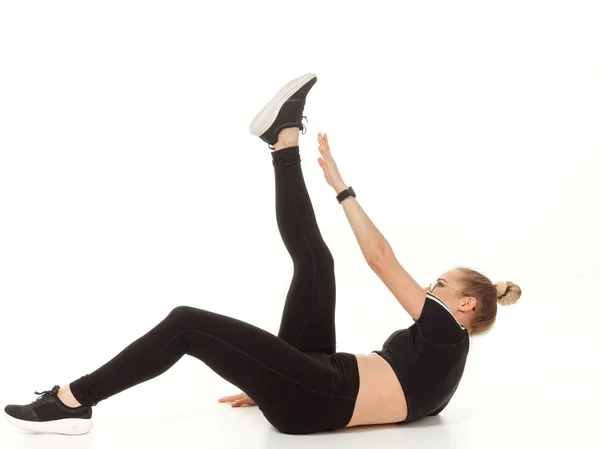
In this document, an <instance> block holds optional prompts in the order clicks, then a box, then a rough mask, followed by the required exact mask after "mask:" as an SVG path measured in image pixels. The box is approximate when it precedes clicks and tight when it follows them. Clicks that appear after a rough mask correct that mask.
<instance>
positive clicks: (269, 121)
mask: <svg viewBox="0 0 600 449" xmlns="http://www.w3.org/2000/svg"><path fill="white" fill-rule="evenodd" d="M316 82H317V75H315V74H314V73H308V74H306V75H302V76H300V77H298V78H296V79H294V80H292V81H290V82H289V83H287V84H286V85H285V86H283V87H282V88H281V89H280V90H279V92H277V94H276V95H275V96H274V97H273V99H272V100H271V101H269V102H268V103H267V104H266V105H265V107H264V108H262V109H261V110H260V112H259V113H258V114H256V117H254V119H253V120H252V123H250V132H251V133H252V134H253V135H255V136H258V137H260V138H261V139H262V140H264V141H265V142H267V143H268V144H269V148H271V149H274V147H273V145H275V142H277V139H278V137H279V132H280V131H281V130H282V129H284V128H300V130H302V133H303V134H304V130H305V128H304V124H303V123H302V118H303V117H304V116H303V115H302V112H303V111H304V105H305V103H306V96H307V95H308V92H309V91H310V89H311V88H312V87H313V86H314V84H315V83H316ZM304 118H306V117H304ZM307 121H308V119H307Z"/></svg>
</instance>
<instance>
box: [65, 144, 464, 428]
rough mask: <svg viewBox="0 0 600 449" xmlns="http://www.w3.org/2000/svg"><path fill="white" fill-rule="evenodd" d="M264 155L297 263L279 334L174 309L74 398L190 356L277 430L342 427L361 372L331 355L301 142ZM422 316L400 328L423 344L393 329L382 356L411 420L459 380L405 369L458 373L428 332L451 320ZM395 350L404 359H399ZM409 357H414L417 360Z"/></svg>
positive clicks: (328, 265)
mask: <svg viewBox="0 0 600 449" xmlns="http://www.w3.org/2000/svg"><path fill="white" fill-rule="evenodd" d="M271 155H272V163H273V167H274V171H275V192H276V194H275V203H276V218H277V224H278V227H279V231H280V234H281V237H282V239H283V242H284V244H285V246H286V248H287V250H288V252H289V254H290V255H291V257H292V260H293V265H294V274H293V278H292V281H291V285H290V288H289V291H288V294H287V297H286V301H285V306H284V309H283V316H282V319H281V325H280V328H279V332H278V335H277V336H275V335H273V334H271V333H269V332H267V331H265V330H263V329H260V328H258V327H256V326H253V325H252V324H249V323H246V322H244V321H240V320H237V319H234V318H231V317H228V316H224V315H220V314H217V313H213V312H210V311H207V310H203V309H198V308H194V307H189V306H179V307H176V308H174V309H173V310H172V311H171V312H170V313H169V314H168V315H167V316H166V317H165V318H164V320H162V321H161V322H160V323H159V324H158V325H156V326H155V327H154V328H152V329H151V330H150V331H149V332H148V333H146V334H145V335H143V336H142V337H140V338H139V339H137V340H136V341H134V342H133V343H131V344H130V345H129V346H127V347H126V348H125V349H124V350H123V351H121V352H120V353H119V354H118V355H116V356H115V357H114V358H113V359H111V360H110V361H108V362H107V363H106V364H105V365H103V366H101V367H99V368H98V369H96V370H95V371H94V372H92V373H90V374H87V375H85V376H82V377H80V378H79V379H77V380H75V381H74V382H72V383H71V384H70V388H71V391H72V393H73V395H74V396H75V398H76V399H77V400H78V401H79V402H80V403H81V404H83V405H88V406H89V405H96V404H97V403H98V402H100V401H102V400H104V399H106V398H108V397H110V396H113V395H115V394H117V393H119V392H121V391H123V390H125V389H127V388H130V387H132V386H134V385H137V384H139V383H141V382H144V381H147V380H149V379H152V378H154V377H156V376H158V375H160V374H162V373H163V372H165V371H166V370H167V369H169V368H170V367H171V366H172V365H173V364H175V363H176V362H177V361H178V360H179V359H180V358H181V357H182V356H183V355H184V354H188V355H191V356H193V357H196V358H198V359H200V360H201V361H203V362H204V363H205V364H206V365H207V366H208V367H210V368H211V369H212V370H213V371H214V372H216V373H217V374H218V375H220V376H221V377H223V378H224V379H226V380H228V381H229V382H231V383H232V384H234V385H236V386H237V387H238V388H240V389H241V390H242V391H244V392H245V393H247V394H248V396H250V397H251V398H252V399H253V400H254V401H255V402H256V404H257V406H258V407H259V408H260V410H261V412H262V413H263V414H264V416H265V417H266V419H267V420H268V421H269V422H270V423H271V424H272V425H273V426H274V427H275V428H276V429H278V430H279V431H281V432H283V433H291V434H304V433H313V432H318V431H323V430H332V429H337V428H342V427H345V426H346V425H347V424H348V422H349V421H350V419H351V417H352V414H353V412H354V406H355V402H356V397H357V395H358V388H359V373H358V364H357V360H356V356H355V355H354V354H350V353H345V352H336V334H335V276H334V261H333V257H332V255H331V253H330V251H329V249H328V247H327V245H326V244H325V242H324V241H323V238H322V236H321V233H320V231H319V228H318V226H317V221H316V218H315V214H314V211H313V207H312V203H311V200H310V198H309V195H308V191H307V189H306V185H305V182H304V177H303V174H302V169H301V163H300V153H299V147H297V146H295V147H289V148H285V149H283V150H279V151H274V152H272V153H271ZM428 317H429V318H428ZM446 318H447V317H446ZM419 321H421V323H420V325H421V326H423V329H424V330H423V332H422V335H423V338H422V339H417V338H416V335H417V332H418V331H417V328H415V327H412V328H411V330H409V331H408V332H409V334H407V335H413V336H412V337H410V338H411V339H412V341H414V343H415V345H417V344H418V345H424V346H423V347H426V349H424V350H421V351H417V352H416V353H414V354H413V352H411V351H412V350H411V344H410V342H409V341H408V338H404V337H401V336H400V335H399V334H398V335H396V337H395V338H392V337H390V339H391V340H390V339H388V342H387V343H389V345H388V349H387V350H386V351H384V352H382V353H381V355H382V356H383V357H384V358H386V360H388V361H390V363H391V364H392V366H393V367H394V368H395V369H396V372H397V373H398V374H399V375H403V376H409V377H407V378H406V380H405V379H400V381H401V382H402V385H403V386H404V387H406V388H408V394H407V396H408V397H409V398H410V403H409V405H410V407H411V409H410V410H411V412H410V413H409V417H410V418H412V419H414V418H416V417H417V416H420V415H422V413H421V410H427V411H428V410H429V409H430V408H431V404H438V403H439V402H440V401H441V400H442V399H446V398H447V397H449V396H451V394H450V395H449V394H448V391H449V390H450V389H451V388H454V384H455V383H456V382H457V381H458V378H457V376H456V375H454V376H452V378H451V379H450V378H449V379H447V380H446V381H445V383H444V386H440V385H437V384H436V385H433V384H432V382H434V381H435V380H436V379H437V377H435V376H433V377H431V376H430V377H427V376H425V377H423V379H424V382H425V383H424V384H423V385H422V386H420V385H419V384H418V382H416V378H414V379H413V377H410V376H414V375H416V376H423V372H424V370H425V369H426V368H431V369H437V370H439V369H444V370H446V372H447V371H448V370H454V371H452V372H453V373H458V371H461V372H462V367H459V368H456V369H455V368H452V367H453V365H452V363H453V361H452V357H455V356H458V354H459V353H460V351H458V350H457V351H455V352H452V351H446V350H441V349H440V348H441V346H440V344H438V343H435V344H433V343H432V342H430V341H429V340H428V338H427V335H431V336H432V338H433V336H434V335H437V334H436V331H435V329H430V326H434V325H437V324H438V323H440V324H441V325H442V326H443V329H444V331H443V332H442V334H443V335H442V336H440V339H442V340H443V341H446V340H444V339H447V338H449V336H450V335H454V333H453V332H452V329H450V328H449V326H448V320H444V319H441V317H440V316H439V312H438V311H437V310H436V309H435V306H434V305H433V304H432V303H431V302H429V303H427V302H426V304H425V309H424V314H423V316H422V320H419ZM399 332H402V331H399ZM458 334H459V333H458V332H457V336H458ZM419 335H421V334H419ZM436 338H437V337H436ZM387 343H386V344H387ZM427 344H431V346H427ZM457 344H458V343H457ZM418 347H419V348H420V347H421V346H418ZM456 347H458V346H456ZM437 351H441V352H440V360H439V361H436V359H435V358H434V357H433V356H434V355H436V354H437ZM400 354H402V356H403V357H407V361H406V363H410V365H405V364H404V362H403V361H401V360H399V359H398V358H397V356H399V355H400ZM415 354H416V355H415ZM414 357H417V358H419V357H420V360H421V361H422V363H423V365H419V364H418V363H417V362H416V361H415V359H414ZM409 366H412V367H413V368H414V369H415V370H417V371H415V374H414V375H413V374H409V372H408V369H409ZM421 400H424V401H425V402H424V404H426V406H425V408H423V406H421V405H420V402H419V401H421ZM415 410H416V411H415Z"/></svg>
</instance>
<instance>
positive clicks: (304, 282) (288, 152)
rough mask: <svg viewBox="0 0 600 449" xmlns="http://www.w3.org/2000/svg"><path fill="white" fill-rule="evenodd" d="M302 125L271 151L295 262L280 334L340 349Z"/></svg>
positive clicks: (294, 341) (283, 228)
mask: <svg viewBox="0 0 600 449" xmlns="http://www.w3.org/2000/svg"><path fill="white" fill-rule="evenodd" d="M298 135H299V128H286V129H284V130H283V131H281V133H280V135H279V140H278V142H277V144H275V151H273V152H272V153H271V156H272V162H273V167H274V171H275V205H276V217H277V225H278V228H279V232H280V234H281V238H282V239H283V243H284V244H285V247H286V248H287V250H288V252H289V254H290V256H291V257H292V261H293V264H294V274H293V277H292V281H291V284H290V287H289V290H288V293H287V296H286V300H285V306H284V309H283V313H282V317H281V323H280V328H279V333H278V335H279V337H280V338H282V339H284V340H285V341H287V342H288V343H290V344H291V345H293V346H295V347H296V348H298V349H300V350H301V351H306V352H324V353H327V354H332V353H335V351H336V334H335V271H334V261H333V256H332V255H331V252H330V251H329V248H328V247H327V245H326V243H325V241H324V240H323V237H322V235H321V232H320V230H319V226H318V224H317V220H316V217H315V212H314V209H313V206H312V202H311V199H310V196H309V193H308V190H307V188H306V183H305V181H304V176H303V173H302V167H301V158H300V147H299V146H298Z"/></svg>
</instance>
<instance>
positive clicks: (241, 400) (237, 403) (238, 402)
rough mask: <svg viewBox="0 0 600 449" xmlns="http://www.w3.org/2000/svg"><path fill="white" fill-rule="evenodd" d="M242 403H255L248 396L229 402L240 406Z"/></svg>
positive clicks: (234, 405) (233, 405)
mask: <svg viewBox="0 0 600 449" xmlns="http://www.w3.org/2000/svg"><path fill="white" fill-rule="evenodd" d="M242 405H256V404H255V403H254V401H253V400H252V399H250V398H249V397H248V396H246V397H245V398H243V399H240V400H239V401H235V402H234V403H233V404H231V406H232V407H241V406H242Z"/></svg>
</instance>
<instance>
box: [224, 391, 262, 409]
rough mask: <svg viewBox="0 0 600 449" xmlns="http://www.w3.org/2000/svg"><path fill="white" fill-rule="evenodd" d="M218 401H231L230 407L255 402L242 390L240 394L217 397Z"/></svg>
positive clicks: (253, 403)
mask: <svg viewBox="0 0 600 449" xmlns="http://www.w3.org/2000/svg"><path fill="white" fill-rule="evenodd" d="M219 402H232V404H231V406H232V407H240V406H242V405H248V406H253V405H256V402H254V401H253V400H252V399H250V397H249V396H248V395H247V394H246V393H244V392H241V393H240V394H234V395H231V396H223V397H222V398H219Z"/></svg>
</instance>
